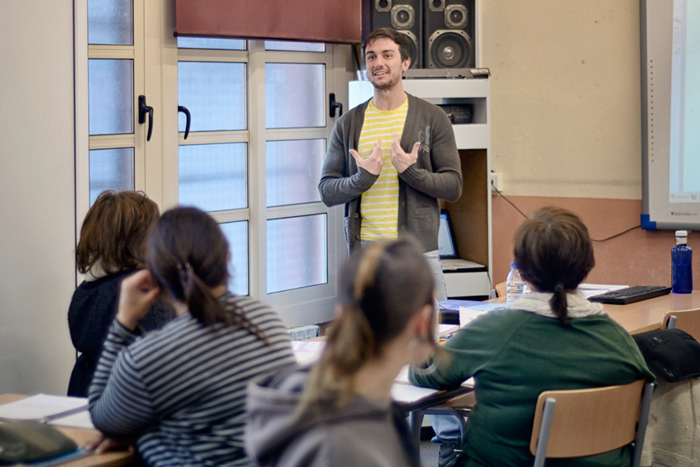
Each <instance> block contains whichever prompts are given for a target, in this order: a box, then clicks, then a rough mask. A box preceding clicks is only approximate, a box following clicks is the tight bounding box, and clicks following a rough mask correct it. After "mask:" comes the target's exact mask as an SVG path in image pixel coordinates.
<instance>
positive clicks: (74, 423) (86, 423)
mask: <svg viewBox="0 0 700 467" xmlns="http://www.w3.org/2000/svg"><path fill="white" fill-rule="evenodd" d="M49 425H56V426H67V427H69V428H81V429H83V430H94V429H95V425H93V424H92V419H90V412H88V411H87V410H83V411H82V412H78V413H74V414H72V415H67V416H65V417H61V418H56V419H54V420H52V421H50V422H49Z"/></svg>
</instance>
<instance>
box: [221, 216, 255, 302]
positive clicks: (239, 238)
mask: <svg viewBox="0 0 700 467" xmlns="http://www.w3.org/2000/svg"><path fill="white" fill-rule="evenodd" d="M219 225H220V227H221V230H223V232H224V235H226V239H227V240H228V245H229V248H230V250H231V261H230V262H229V263H228V272H229V274H231V279H230V280H229V283H228V288H229V290H230V291H231V292H233V293H235V294H237V295H248V221H240V222H227V223H225V224H219Z"/></svg>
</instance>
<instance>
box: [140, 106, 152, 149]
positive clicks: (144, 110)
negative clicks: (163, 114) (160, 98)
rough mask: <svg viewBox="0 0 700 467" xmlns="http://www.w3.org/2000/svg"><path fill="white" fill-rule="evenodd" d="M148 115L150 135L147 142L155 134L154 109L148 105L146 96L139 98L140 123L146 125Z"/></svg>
mask: <svg viewBox="0 0 700 467" xmlns="http://www.w3.org/2000/svg"><path fill="white" fill-rule="evenodd" d="M146 114H148V135H147V136H146V141H150V140H151V134H152V133H153V107H150V106H148V105H146V96H139V123H140V124H142V125H143V124H144V123H146Z"/></svg>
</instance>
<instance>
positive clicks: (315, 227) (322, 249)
mask: <svg viewBox="0 0 700 467" xmlns="http://www.w3.org/2000/svg"><path fill="white" fill-rule="evenodd" d="M326 236H327V231H326V214H317V215H313V216H303V217H289V218H284V219H270V220H268V221H267V293H275V292H281V291H283V290H292V289H299V288H302V287H309V286H312V285H318V284H325V283H327V282H328V254H327V251H328V247H327V238H326Z"/></svg>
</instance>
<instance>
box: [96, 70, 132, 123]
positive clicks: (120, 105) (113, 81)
mask: <svg viewBox="0 0 700 467" xmlns="http://www.w3.org/2000/svg"><path fill="white" fill-rule="evenodd" d="M88 105H89V108H88V111H89V114H90V118H89V121H90V134H91V135H113V134H125V133H133V132H134V62H133V60H106V59H90V60H88Z"/></svg>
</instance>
